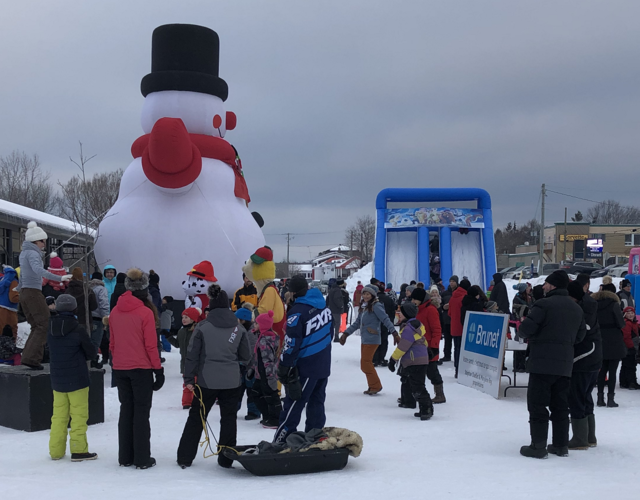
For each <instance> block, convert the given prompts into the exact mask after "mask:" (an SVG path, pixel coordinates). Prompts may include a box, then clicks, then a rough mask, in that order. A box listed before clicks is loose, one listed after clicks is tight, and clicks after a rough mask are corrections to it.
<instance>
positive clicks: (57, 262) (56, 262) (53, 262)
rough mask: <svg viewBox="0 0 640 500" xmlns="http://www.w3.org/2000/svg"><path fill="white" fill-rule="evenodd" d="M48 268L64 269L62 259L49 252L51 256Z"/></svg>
mask: <svg viewBox="0 0 640 500" xmlns="http://www.w3.org/2000/svg"><path fill="white" fill-rule="evenodd" d="M49 267H50V268H51V269H62V268H63V267H64V263H63V262H62V259H61V258H60V257H58V254H57V253H55V252H51V255H49Z"/></svg>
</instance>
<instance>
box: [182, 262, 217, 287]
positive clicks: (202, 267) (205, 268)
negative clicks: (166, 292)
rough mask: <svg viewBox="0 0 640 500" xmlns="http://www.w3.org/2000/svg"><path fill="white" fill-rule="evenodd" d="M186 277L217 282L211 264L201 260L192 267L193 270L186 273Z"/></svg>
mask: <svg viewBox="0 0 640 500" xmlns="http://www.w3.org/2000/svg"><path fill="white" fill-rule="evenodd" d="M187 276H195V277H196V278H202V279H203V280H205V281H214V282H215V281H218V278H216V277H215V275H214V274H213V264H212V263H211V262H209V261H208V260H203V261H202V262H200V264H196V265H195V266H193V269H192V270H191V271H189V272H188V273H187Z"/></svg>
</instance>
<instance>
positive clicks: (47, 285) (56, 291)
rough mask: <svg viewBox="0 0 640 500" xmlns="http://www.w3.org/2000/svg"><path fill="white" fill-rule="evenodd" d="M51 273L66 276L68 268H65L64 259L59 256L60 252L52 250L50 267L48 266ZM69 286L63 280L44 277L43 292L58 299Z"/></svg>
mask: <svg viewBox="0 0 640 500" xmlns="http://www.w3.org/2000/svg"><path fill="white" fill-rule="evenodd" d="M47 271H49V272H50V273H51V274H55V275H56V276H64V275H66V274H67V270H66V269H65V268H64V263H63V262H62V259H61V258H60V257H58V254H57V253H55V252H51V254H50V255H49V267H48V268H47ZM66 288H67V285H66V283H64V282H62V281H54V280H50V279H48V278H42V293H43V294H44V296H45V297H53V298H54V299H57V298H58V297H59V296H60V295H62V294H63V293H64V291H65V289H66Z"/></svg>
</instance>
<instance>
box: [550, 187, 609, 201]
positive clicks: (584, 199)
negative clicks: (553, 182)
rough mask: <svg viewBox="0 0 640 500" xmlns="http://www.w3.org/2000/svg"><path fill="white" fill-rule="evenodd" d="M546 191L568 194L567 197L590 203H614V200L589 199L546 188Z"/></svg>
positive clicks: (562, 194)
mask: <svg viewBox="0 0 640 500" xmlns="http://www.w3.org/2000/svg"><path fill="white" fill-rule="evenodd" d="M547 192H548V193H555V194H559V195H561V196H568V197H569V198H576V199H577V200H583V201H589V202H591V203H597V204H598V205H600V204H603V205H610V204H611V203H616V202H611V201H596V200H590V199H589V198H581V197H580V196H574V195H572V194H567V193H560V192H558V191H552V190H551V189H547Z"/></svg>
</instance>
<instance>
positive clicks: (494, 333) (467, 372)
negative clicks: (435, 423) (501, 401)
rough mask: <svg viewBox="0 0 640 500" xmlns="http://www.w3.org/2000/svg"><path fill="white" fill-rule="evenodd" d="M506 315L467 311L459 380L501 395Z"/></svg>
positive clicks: (506, 326) (477, 388)
mask: <svg viewBox="0 0 640 500" xmlns="http://www.w3.org/2000/svg"><path fill="white" fill-rule="evenodd" d="M508 327H509V318H508V316H507V315H506V314H493V313H479V312H467V316H466V317H465V320H464V329H463V333H462V349H461V352H460V363H459V367H458V383H459V384H462V385H465V386H467V387H471V388H472V389H476V390H478V391H480V392H484V393H485V394H490V395H491V396H493V397H494V398H499V397H500V377H501V375H502V362H503V360H504V344H505V340H506V338H507V335H506V333H507V328H508Z"/></svg>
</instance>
